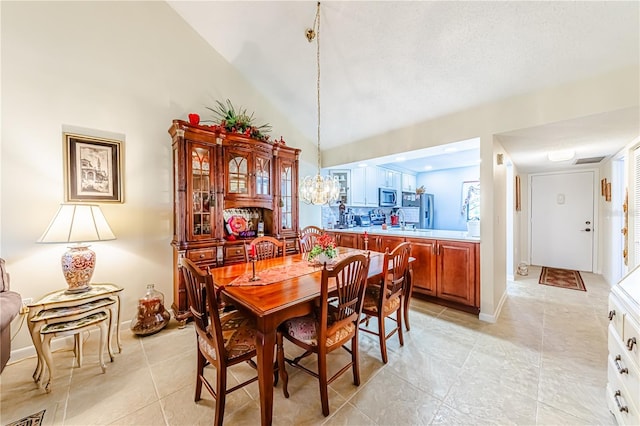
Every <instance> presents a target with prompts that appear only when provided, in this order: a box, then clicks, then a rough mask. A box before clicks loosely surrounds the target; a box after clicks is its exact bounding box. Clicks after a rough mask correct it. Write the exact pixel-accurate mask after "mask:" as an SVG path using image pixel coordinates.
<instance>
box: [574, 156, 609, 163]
mask: <svg viewBox="0 0 640 426" xmlns="http://www.w3.org/2000/svg"><path fill="white" fill-rule="evenodd" d="M604 158H605V157H589V158H578V159H577V160H576V162H575V163H573V164H595V163H599V162H601V161H602V160H604Z"/></svg>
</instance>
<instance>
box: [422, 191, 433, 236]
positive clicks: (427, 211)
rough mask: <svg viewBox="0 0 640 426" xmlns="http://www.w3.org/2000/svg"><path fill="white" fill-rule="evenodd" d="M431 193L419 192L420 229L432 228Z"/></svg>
mask: <svg viewBox="0 0 640 426" xmlns="http://www.w3.org/2000/svg"><path fill="white" fill-rule="evenodd" d="M434 213H435V209H434V204H433V194H420V224H419V228H420V229H433V219H434Z"/></svg>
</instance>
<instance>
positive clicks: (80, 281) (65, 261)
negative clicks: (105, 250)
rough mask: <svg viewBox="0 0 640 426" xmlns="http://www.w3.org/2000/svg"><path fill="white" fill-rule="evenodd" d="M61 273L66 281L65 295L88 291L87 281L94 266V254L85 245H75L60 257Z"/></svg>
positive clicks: (89, 287)
mask: <svg viewBox="0 0 640 426" xmlns="http://www.w3.org/2000/svg"><path fill="white" fill-rule="evenodd" d="M61 263H62V273H63V274H64V279H65V280H67V285H68V286H69V288H68V289H67V291H66V292H67V293H82V292H85V291H89V290H90V289H91V286H90V285H89V281H91V277H92V276H93V269H94V268H95V266H96V254H95V252H94V251H93V250H90V249H89V246H87V245H76V246H71V247H69V250H68V251H67V252H65V253H64V254H63V255H62V259H61Z"/></svg>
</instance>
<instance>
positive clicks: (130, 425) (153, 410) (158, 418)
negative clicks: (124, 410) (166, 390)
mask: <svg viewBox="0 0 640 426" xmlns="http://www.w3.org/2000/svg"><path fill="white" fill-rule="evenodd" d="M164 423H165V419H164V414H163V412H162V405H161V404H160V402H159V401H156V402H153V403H151V404H149V405H147V406H146V407H142V408H141V409H139V410H137V411H134V412H133V413H131V414H128V415H126V416H124V417H121V418H119V419H117V420H116V421H114V422H113V423H111V424H110V426H153V425H162V424H164Z"/></svg>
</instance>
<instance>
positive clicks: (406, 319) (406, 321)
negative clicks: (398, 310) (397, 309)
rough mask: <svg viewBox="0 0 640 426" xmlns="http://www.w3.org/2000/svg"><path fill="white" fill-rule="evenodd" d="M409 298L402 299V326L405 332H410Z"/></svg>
mask: <svg viewBox="0 0 640 426" xmlns="http://www.w3.org/2000/svg"><path fill="white" fill-rule="evenodd" d="M409 299H410V298H409V297H406V296H405V297H404V300H403V302H404V303H403V306H402V311H403V313H404V326H405V327H406V328H407V331H410V330H411V325H410V324H409Z"/></svg>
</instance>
